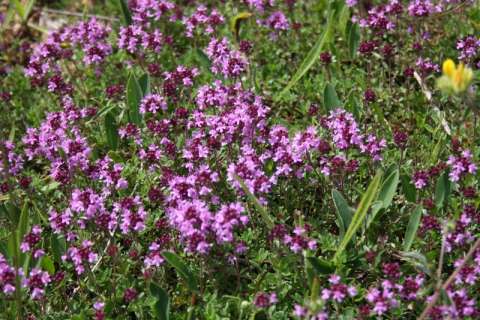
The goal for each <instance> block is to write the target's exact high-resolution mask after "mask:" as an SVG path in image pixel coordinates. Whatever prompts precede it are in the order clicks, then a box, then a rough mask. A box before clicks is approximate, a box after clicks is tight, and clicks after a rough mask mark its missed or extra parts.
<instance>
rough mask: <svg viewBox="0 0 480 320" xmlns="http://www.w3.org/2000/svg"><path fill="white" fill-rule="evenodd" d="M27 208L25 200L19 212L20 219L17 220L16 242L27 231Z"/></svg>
mask: <svg viewBox="0 0 480 320" xmlns="http://www.w3.org/2000/svg"><path fill="white" fill-rule="evenodd" d="M28 215H29V210H28V205H27V202H25V204H24V205H23V209H22V212H21V213H20V220H19V221H18V227H17V234H18V238H17V239H18V243H20V242H21V241H22V240H23V237H24V236H25V234H26V233H27V230H28V225H29V216H28Z"/></svg>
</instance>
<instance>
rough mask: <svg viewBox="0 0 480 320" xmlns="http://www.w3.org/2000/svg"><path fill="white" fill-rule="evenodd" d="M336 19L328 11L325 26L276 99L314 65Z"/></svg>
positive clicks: (332, 13) (333, 27) (331, 33)
mask: <svg viewBox="0 0 480 320" xmlns="http://www.w3.org/2000/svg"><path fill="white" fill-rule="evenodd" d="M335 24H336V21H335V19H334V12H330V14H329V17H328V20H327V26H326V28H325V29H324V31H323V32H322V34H321V35H320V37H319V38H318V40H317V42H316V43H315V45H314V46H313V47H312V49H310V52H309V53H308V54H307V56H306V57H305V59H304V60H303V62H302V64H301V65H300V67H299V68H298V69H297V71H296V72H295V74H294V75H293V77H292V79H291V80H290V81H289V82H288V84H287V85H286V86H285V88H284V89H283V90H282V91H281V92H280V93H279V94H278V95H277V96H276V100H279V99H280V98H281V97H283V96H284V95H285V94H286V93H287V92H288V91H290V89H292V87H293V86H294V85H296V84H297V82H298V81H299V80H300V79H301V78H302V77H303V76H304V75H305V74H306V73H307V71H308V70H310V68H311V67H312V66H313V65H314V63H315V62H316V61H317V59H318V58H319V57H320V53H321V52H322V50H323V49H324V48H325V45H326V44H327V43H328V42H330V41H331V38H332V36H333V34H334V30H335Z"/></svg>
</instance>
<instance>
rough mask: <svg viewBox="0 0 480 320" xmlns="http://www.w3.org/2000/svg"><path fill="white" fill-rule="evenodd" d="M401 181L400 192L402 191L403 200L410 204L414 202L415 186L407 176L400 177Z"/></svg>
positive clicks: (415, 198) (415, 195) (415, 196)
mask: <svg viewBox="0 0 480 320" xmlns="http://www.w3.org/2000/svg"><path fill="white" fill-rule="evenodd" d="M401 181H402V190H403V194H404V195H405V198H406V199H407V200H408V201H410V202H416V201H417V190H416V189H415V186H414V185H413V184H412V181H411V179H410V177H409V176H407V175H402V177H401Z"/></svg>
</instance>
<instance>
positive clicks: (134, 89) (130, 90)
mask: <svg viewBox="0 0 480 320" xmlns="http://www.w3.org/2000/svg"><path fill="white" fill-rule="evenodd" d="M142 97H143V92H142V88H141V87H140V84H139V83H138V81H137V78H135V76H134V75H133V74H131V75H130V78H129V79H128V83H127V106H128V115H129V120H130V121H131V122H133V123H135V124H136V125H138V126H139V125H140V124H141V121H142V120H141V116H140V111H139V108H140V101H141V100H142Z"/></svg>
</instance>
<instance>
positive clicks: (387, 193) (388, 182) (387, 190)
mask: <svg viewBox="0 0 480 320" xmlns="http://www.w3.org/2000/svg"><path fill="white" fill-rule="evenodd" d="M399 181H400V172H399V171H398V169H397V170H395V171H393V172H392V173H391V174H390V175H389V176H388V177H387V179H385V181H384V182H383V184H382V187H381V188H380V192H379V194H378V200H380V201H382V202H383V208H384V209H386V208H388V207H389V206H390V204H391V203H392V200H393V197H394V196H395V193H396V192H397V187H398V182H399Z"/></svg>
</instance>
